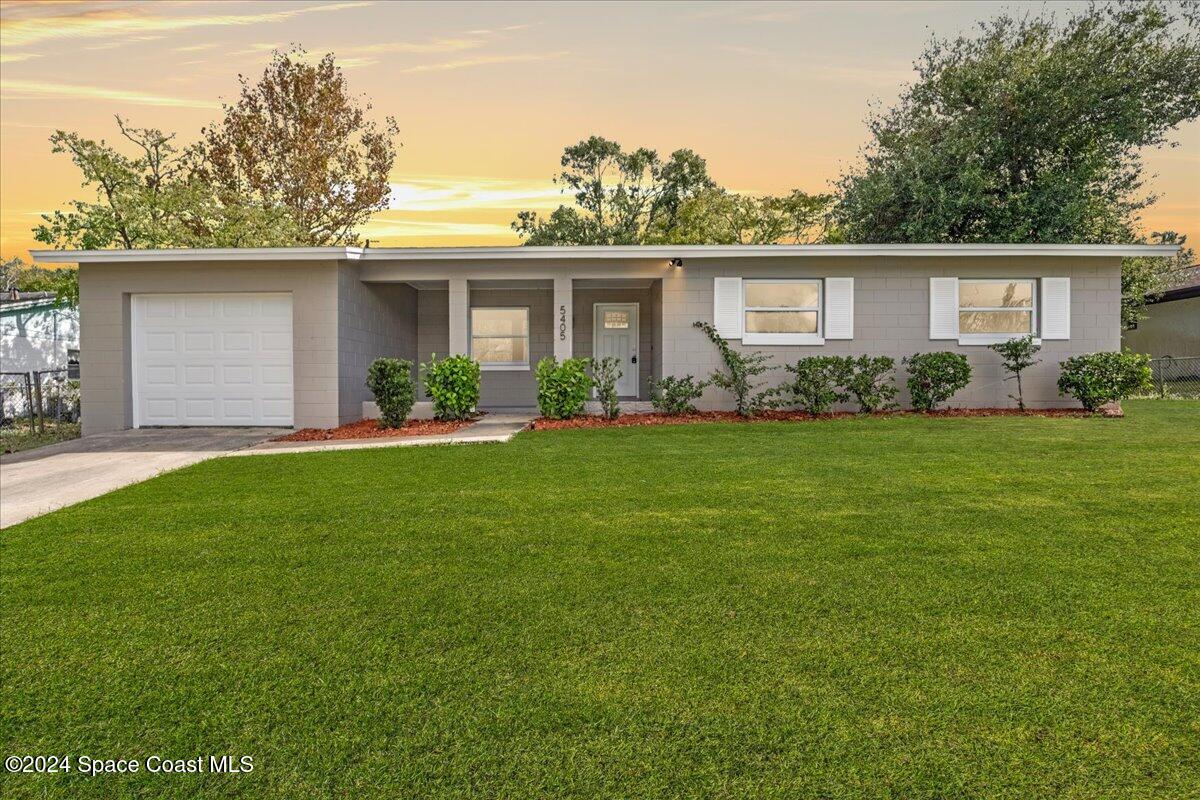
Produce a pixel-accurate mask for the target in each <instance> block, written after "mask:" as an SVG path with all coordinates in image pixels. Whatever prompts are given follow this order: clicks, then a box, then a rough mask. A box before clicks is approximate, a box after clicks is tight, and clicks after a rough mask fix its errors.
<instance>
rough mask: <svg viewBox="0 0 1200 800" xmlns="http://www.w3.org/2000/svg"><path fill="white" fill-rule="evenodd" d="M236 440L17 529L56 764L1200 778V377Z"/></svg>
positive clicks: (379, 771)
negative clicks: (618, 420)
mask: <svg viewBox="0 0 1200 800" xmlns="http://www.w3.org/2000/svg"><path fill="white" fill-rule="evenodd" d="M1126 408H1127V410H1128V417H1126V418H1125V419H1123V420H1101V419H1056V420H1052V419H1040V418H1025V419H1021V418H991V419H954V420H944V419H943V420H926V419H920V418H891V419H884V418H877V419H865V420H843V421H834V422H819V423H791V424H788V423H764V424H756V425H695V426H679V427H662V428H636V429H620V430H577V431H556V432H539V433H532V434H522V435H520V436H519V437H518V438H517V439H516V440H515V441H514V442H513V443H511V444H509V445H495V446H492V445H472V446H463V447H437V448H398V449H375V450H359V451H354V452H344V453H320V454H309V455H287V456H269V457H258V458H227V459H221V460H217V461H209V462H206V463H203V464H199V465H197V466H194V467H190V468H188V469H185V470H181V471H179V472H174V473H171V474H168V475H165V476H163V477H160V478H158V479H156V480H153V481H150V482H148V483H144V484H141V485H138V486H134V487H131V488H128V489H125V490H122V491H119V492H116V493H114V494H110V495H108V496H106V497H103V498H100V499H98V500H95V501H92V502H89V503H86V504H83V505H80V506H77V507H74V508H71V509H66V510H64V511H60V512H58V513H55V514H52V515H50V516H47V517H44V518H41V519H37V520H33V521H31V522H28V523H26V524H23V525H20V526H17V527H14V528H11V529H9V530H6V531H4V532H3V534H0V541H2V546H3V551H2V556H3V557H2V562H0V570H2V571H0V577H2V580H3V584H2V586H0V589H2V591H3V594H2V616H0V622H2V629H0V630H2V639H0V644H2V650H0V663H2V665H3V674H2V679H3V680H2V689H0V692H2V694H0V699H2V705H0V712H2V715H3V719H2V725H3V740H4V743H5V746H4V750H5V754H6V755H7V754H11V753H30V754H34V753H43V754H73V755H75V756H76V757H78V756H79V755H89V756H93V757H108V758H116V757H133V758H145V757H147V756H150V755H154V754H158V755H165V756H169V757H172V758H186V757H191V756H199V755H209V754H226V753H228V754H232V755H235V756H237V755H243V754H246V755H252V756H254V757H255V765H256V768H255V770H254V771H253V772H252V773H250V774H242V775H233V776H229V775H191V776H164V775H146V774H139V775H135V776H119V777H97V778H84V777H81V776H79V775H77V774H73V775H67V776H52V777H45V776H42V777H38V776H17V777H13V776H4V777H3V778H2V780H3V781H4V785H3V786H0V793H2V794H3V795H4V796H5V797H6V798H18V797H55V796H59V795H76V796H89V797H96V796H99V797H104V796H114V797H115V796H121V797H129V796H145V797H223V796H242V797H255V798H258V797H273V798H315V797H331V796H332V797H347V798H358V797H393V798H416V797H428V796H434V797H441V796H444V797H451V796H453V797H461V796H467V795H472V796H478V797H488V798H493V797H547V796H571V797H600V796H603V797H664V796H689V797H691V796H716V797H764V796H765V797H772V796H781V797H782V796H787V797H846V798H857V797H904V798H923V797H928V798H934V797H938V798H941V797H961V796H976V797H1002V796H1009V797H1047V796H1069V797H1121V798H1132V797H1147V798H1148V797H1180V796H1193V797H1194V796H1196V786H1197V784H1196V765H1197V764H1200V713H1198V711H1197V710H1198V709H1200V502H1198V500H1197V486H1200V403H1198V402H1185V401H1179V402H1155V401H1141V402H1130V403H1127V404H1126Z"/></svg>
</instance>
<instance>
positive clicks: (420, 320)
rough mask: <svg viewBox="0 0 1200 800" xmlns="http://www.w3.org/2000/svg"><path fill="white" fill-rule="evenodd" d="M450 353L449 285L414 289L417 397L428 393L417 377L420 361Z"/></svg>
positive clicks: (442, 356)
mask: <svg viewBox="0 0 1200 800" xmlns="http://www.w3.org/2000/svg"><path fill="white" fill-rule="evenodd" d="M449 354H450V292H449V289H419V290H417V370H418V376H417V384H418V385H417V397H418V398H419V399H420V400H428V399H429V394H428V393H427V392H426V391H425V386H424V385H423V383H422V382H421V378H420V365H421V364H427V363H429V360H430V359H431V358H433V357H434V356H435V355H436V356H437V357H438V358H445V357H446V356H447V355H449Z"/></svg>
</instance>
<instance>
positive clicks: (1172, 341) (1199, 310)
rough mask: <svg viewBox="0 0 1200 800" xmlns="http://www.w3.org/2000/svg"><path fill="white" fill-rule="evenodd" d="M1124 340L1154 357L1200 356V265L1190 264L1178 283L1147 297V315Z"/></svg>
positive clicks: (1127, 333) (1124, 342)
mask: <svg viewBox="0 0 1200 800" xmlns="http://www.w3.org/2000/svg"><path fill="white" fill-rule="evenodd" d="M1121 340H1122V343H1123V344H1124V345H1125V346H1126V347H1128V348H1129V349H1130V350H1133V351H1134V352H1137V353H1149V354H1150V355H1151V356H1152V357H1154V358H1163V357H1165V356H1171V357H1172V358H1186V357H1193V358H1194V357H1197V356H1200V266H1192V267H1188V269H1187V270H1186V272H1185V274H1184V275H1183V276H1182V280H1181V281H1180V282H1179V285H1177V286H1176V287H1175V288H1174V289H1171V290H1170V291H1167V292H1164V293H1163V294H1162V295H1160V296H1159V297H1156V298H1154V299H1152V300H1150V301H1148V304H1147V306H1146V318H1145V319H1144V320H1142V321H1141V322H1139V323H1138V324H1137V327H1136V328H1134V329H1132V330H1127V331H1125V332H1124V333H1123V334H1122V336H1121Z"/></svg>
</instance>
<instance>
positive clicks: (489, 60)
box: [398, 50, 569, 73]
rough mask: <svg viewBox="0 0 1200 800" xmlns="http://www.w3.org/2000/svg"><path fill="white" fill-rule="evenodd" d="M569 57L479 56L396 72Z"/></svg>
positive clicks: (541, 54) (560, 52) (439, 69)
mask: <svg viewBox="0 0 1200 800" xmlns="http://www.w3.org/2000/svg"><path fill="white" fill-rule="evenodd" d="M565 55H569V53H568V52H567V51H566V50H559V51H558V52H554V53H516V54H513V55H501V56H479V57H477V58H464V59H461V60H459V61H444V62H442V63H440V64H419V65H417V66H415V67H409V68H408V69H402V70H398V71H399V72H407V73H412V72H443V71H445V70H451V69H464V68H466V67H481V66H484V65H487V64H527V63H530V62H533V61H551V60H553V59H556V58H562V57H563V56H565Z"/></svg>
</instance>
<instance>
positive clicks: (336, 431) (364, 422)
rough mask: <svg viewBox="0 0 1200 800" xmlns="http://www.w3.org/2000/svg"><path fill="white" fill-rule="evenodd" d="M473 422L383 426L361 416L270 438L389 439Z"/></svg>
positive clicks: (429, 421)
mask: <svg viewBox="0 0 1200 800" xmlns="http://www.w3.org/2000/svg"><path fill="white" fill-rule="evenodd" d="M476 419H478V417H476ZM474 421H475V420H474V419H462V420H454V421H452V422H441V421H439V420H436V419H410V420H408V421H407V422H405V423H404V427H402V428H382V427H380V426H379V420H377V419H360V420H359V421H358V422H348V423H346V424H345V425H339V426H338V427H336V428H303V429H301V430H298V431H295V432H294V433H289V434H286V435H284V436H279V437H277V438H275V439H272V440H271V441H273V442H325V441H329V440H330V439H392V438H395V437H397V436H433V435H435V434H439V433H454V432H455V431H456V430H458V429H459V428H465V427H466V426H468V425H470V424H471V423H472V422H474Z"/></svg>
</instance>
